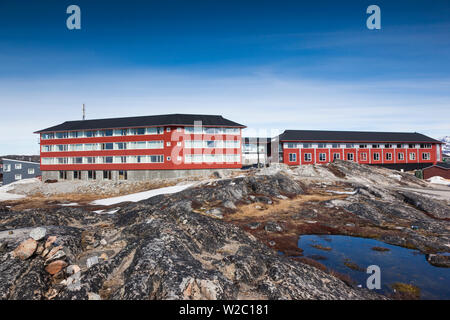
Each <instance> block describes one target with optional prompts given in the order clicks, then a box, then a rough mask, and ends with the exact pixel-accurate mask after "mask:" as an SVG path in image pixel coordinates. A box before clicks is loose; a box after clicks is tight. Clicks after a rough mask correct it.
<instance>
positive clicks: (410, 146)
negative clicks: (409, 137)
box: [408, 144, 416, 149]
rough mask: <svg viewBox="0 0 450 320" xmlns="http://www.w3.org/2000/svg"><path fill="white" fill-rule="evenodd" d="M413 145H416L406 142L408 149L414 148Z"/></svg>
mask: <svg viewBox="0 0 450 320" xmlns="http://www.w3.org/2000/svg"><path fill="white" fill-rule="evenodd" d="M415 147H416V145H415V144H408V148H410V149H414V148H415Z"/></svg>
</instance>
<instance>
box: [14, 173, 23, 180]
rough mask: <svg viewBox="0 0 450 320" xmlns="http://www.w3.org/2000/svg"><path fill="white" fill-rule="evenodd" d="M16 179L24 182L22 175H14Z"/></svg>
mask: <svg viewBox="0 0 450 320" xmlns="http://www.w3.org/2000/svg"><path fill="white" fill-rule="evenodd" d="M14 179H15V180H22V175H21V174H16V175H14Z"/></svg>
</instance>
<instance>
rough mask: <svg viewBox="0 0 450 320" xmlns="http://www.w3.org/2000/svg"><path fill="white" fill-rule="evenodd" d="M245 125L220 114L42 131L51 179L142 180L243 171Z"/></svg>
mask: <svg viewBox="0 0 450 320" xmlns="http://www.w3.org/2000/svg"><path fill="white" fill-rule="evenodd" d="M242 128H245V126H243V125H241V124H238V123H236V122H233V121H230V120H228V119H225V118H223V117H222V116H216V115H192V114H169V115H157V116H145V117H128V118H113V119H97V120H82V121H68V122H64V123H62V124H59V125H56V126H53V127H50V128H47V129H43V130H39V131H37V132H35V133H38V134H40V145H41V154H40V155H41V171H42V177H43V180H44V181H45V180H48V179H83V180H86V179H115V180H117V179H118V180H143V179H151V178H158V177H161V178H166V177H177V176H183V175H186V174H203V173H208V171H209V170H213V169H233V168H241V167H242V152H241V140H242V139H241V130H242Z"/></svg>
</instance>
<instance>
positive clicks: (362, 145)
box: [359, 144, 367, 149]
mask: <svg viewBox="0 0 450 320" xmlns="http://www.w3.org/2000/svg"><path fill="white" fill-rule="evenodd" d="M359 148H360V149H367V144H360V145H359Z"/></svg>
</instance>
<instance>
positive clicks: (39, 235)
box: [30, 227, 47, 241]
mask: <svg viewBox="0 0 450 320" xmlns="http://www.w3.org/2000/svg"><path fill="white" fill-rule="evenodd" d="M46 234H47V229H45V228H43V227H37V228H34V229H33V230H31V232H30V237H31V238H33V239H34V240H36V241H39V240H42V239H44V237H45V235H46Z"/></svg>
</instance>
